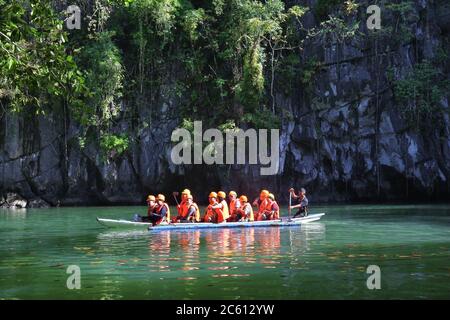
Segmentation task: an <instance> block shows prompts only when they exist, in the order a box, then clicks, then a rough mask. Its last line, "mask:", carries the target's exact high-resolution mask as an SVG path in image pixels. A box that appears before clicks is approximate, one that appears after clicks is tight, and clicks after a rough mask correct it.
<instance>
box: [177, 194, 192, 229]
mask: <svg viewBox="0 0 450 320" xmlns="http://www.w3.org/2000/svg"><path fill="white" fill-rule="evenodd" d="M189 196H191V191H190V190H189V189H184V190H183V192H181V202H180V203H179V204H178V205H177V211H178V215H177V216H176V217H175V218H174V219H173V221H172V222H177V221H183V220H184V221H185V220H186V219H187V216H188V210H189V205H188V203H187V202H188V197H189Z"/></svg>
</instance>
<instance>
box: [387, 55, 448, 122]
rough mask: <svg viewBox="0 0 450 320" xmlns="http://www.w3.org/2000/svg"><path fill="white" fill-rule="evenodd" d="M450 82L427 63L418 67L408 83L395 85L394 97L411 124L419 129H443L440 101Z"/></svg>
mask: <svg viewBox="0 0 450 320" xmlns="http://www.w3.org/2000/svg"><path fill="white" fill-rule="evenodd" d="M448 90H450V82H449V81H448V80H446V79H445V76H444V74H443V73H442V72H441V71H440V70H439V69H438V68H436V67H435V66H434V65H433V64H432V63H431V62H429V61H426V60H425V61H423V62H421V63H418V64H416V65H415V66H414V68H413V70H411V71H410V72H409V73H408V74H407V75H406V77H405V78H404V79H400V80H397V81H395V82H394V94H395V98H396V100H397V101H398V102H399V104H400V108H401V112H402V115H403V117H404V118H405V119H406V121H407V123H408V124H409V125H411V126H412V127H414V128H417V129H425V128H427V127H428V128H430V127H438V126H440V125H442V116H443V115H442V111H443V109H442V107H441V106H440V101H441V99H442V97H444V96H445V95H446V94H447V93H448Z"/></svg>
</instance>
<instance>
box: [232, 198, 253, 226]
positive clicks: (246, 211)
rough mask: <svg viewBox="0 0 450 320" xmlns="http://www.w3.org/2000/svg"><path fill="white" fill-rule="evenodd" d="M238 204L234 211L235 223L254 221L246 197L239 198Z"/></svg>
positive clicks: (251, 209) (250, 206)
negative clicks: (239, 204)
mask: <svg viewBox="0 0 450 320" xmlns="http://www.w3.org/2000/svg"><path fill="white" fill-rule="evenodd" d="M239 202H240V203H241V206H240V207H239V208H238V209H236V219H237V220H236V221H254V220H255V217H254V216H253V208H252V205H251V204H250V203H249V202H248V199H247V197H246V196H244V195H242V196H240V197H239Z"/></svg>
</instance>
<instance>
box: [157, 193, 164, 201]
mask: <svg viewBox="0 0 450 320" xmlns="http://www.w3.org/2000/svg"><path fill="white" fill-rule="evenodd" d="M156 199H157V200H160V201H166V197H165V196H164V195H163V194H158V196H157V197H156Z"/></svg>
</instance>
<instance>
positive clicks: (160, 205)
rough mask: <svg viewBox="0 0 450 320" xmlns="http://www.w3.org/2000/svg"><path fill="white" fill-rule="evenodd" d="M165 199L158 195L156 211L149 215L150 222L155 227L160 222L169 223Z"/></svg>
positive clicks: (168, 210) (168, 211) (168, 212)
mask: <svg viewBox="0 0 450 320" xmlns="http://www.w3.org/2000/svg"><path fill="white" fill-rule="evenodd" d="M165 201H166V197H165V196H164V195H163V194H158V196H157V197H156V209H155V212H153V213H152V214H151V215H150V221H151V223H152V224H153V225H154V226H155V225H157V224H160V223H161V222H163V221H164V222H168V221H170V209H169V206H168V204H167V203H166V202H165Z"/></svg>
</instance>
